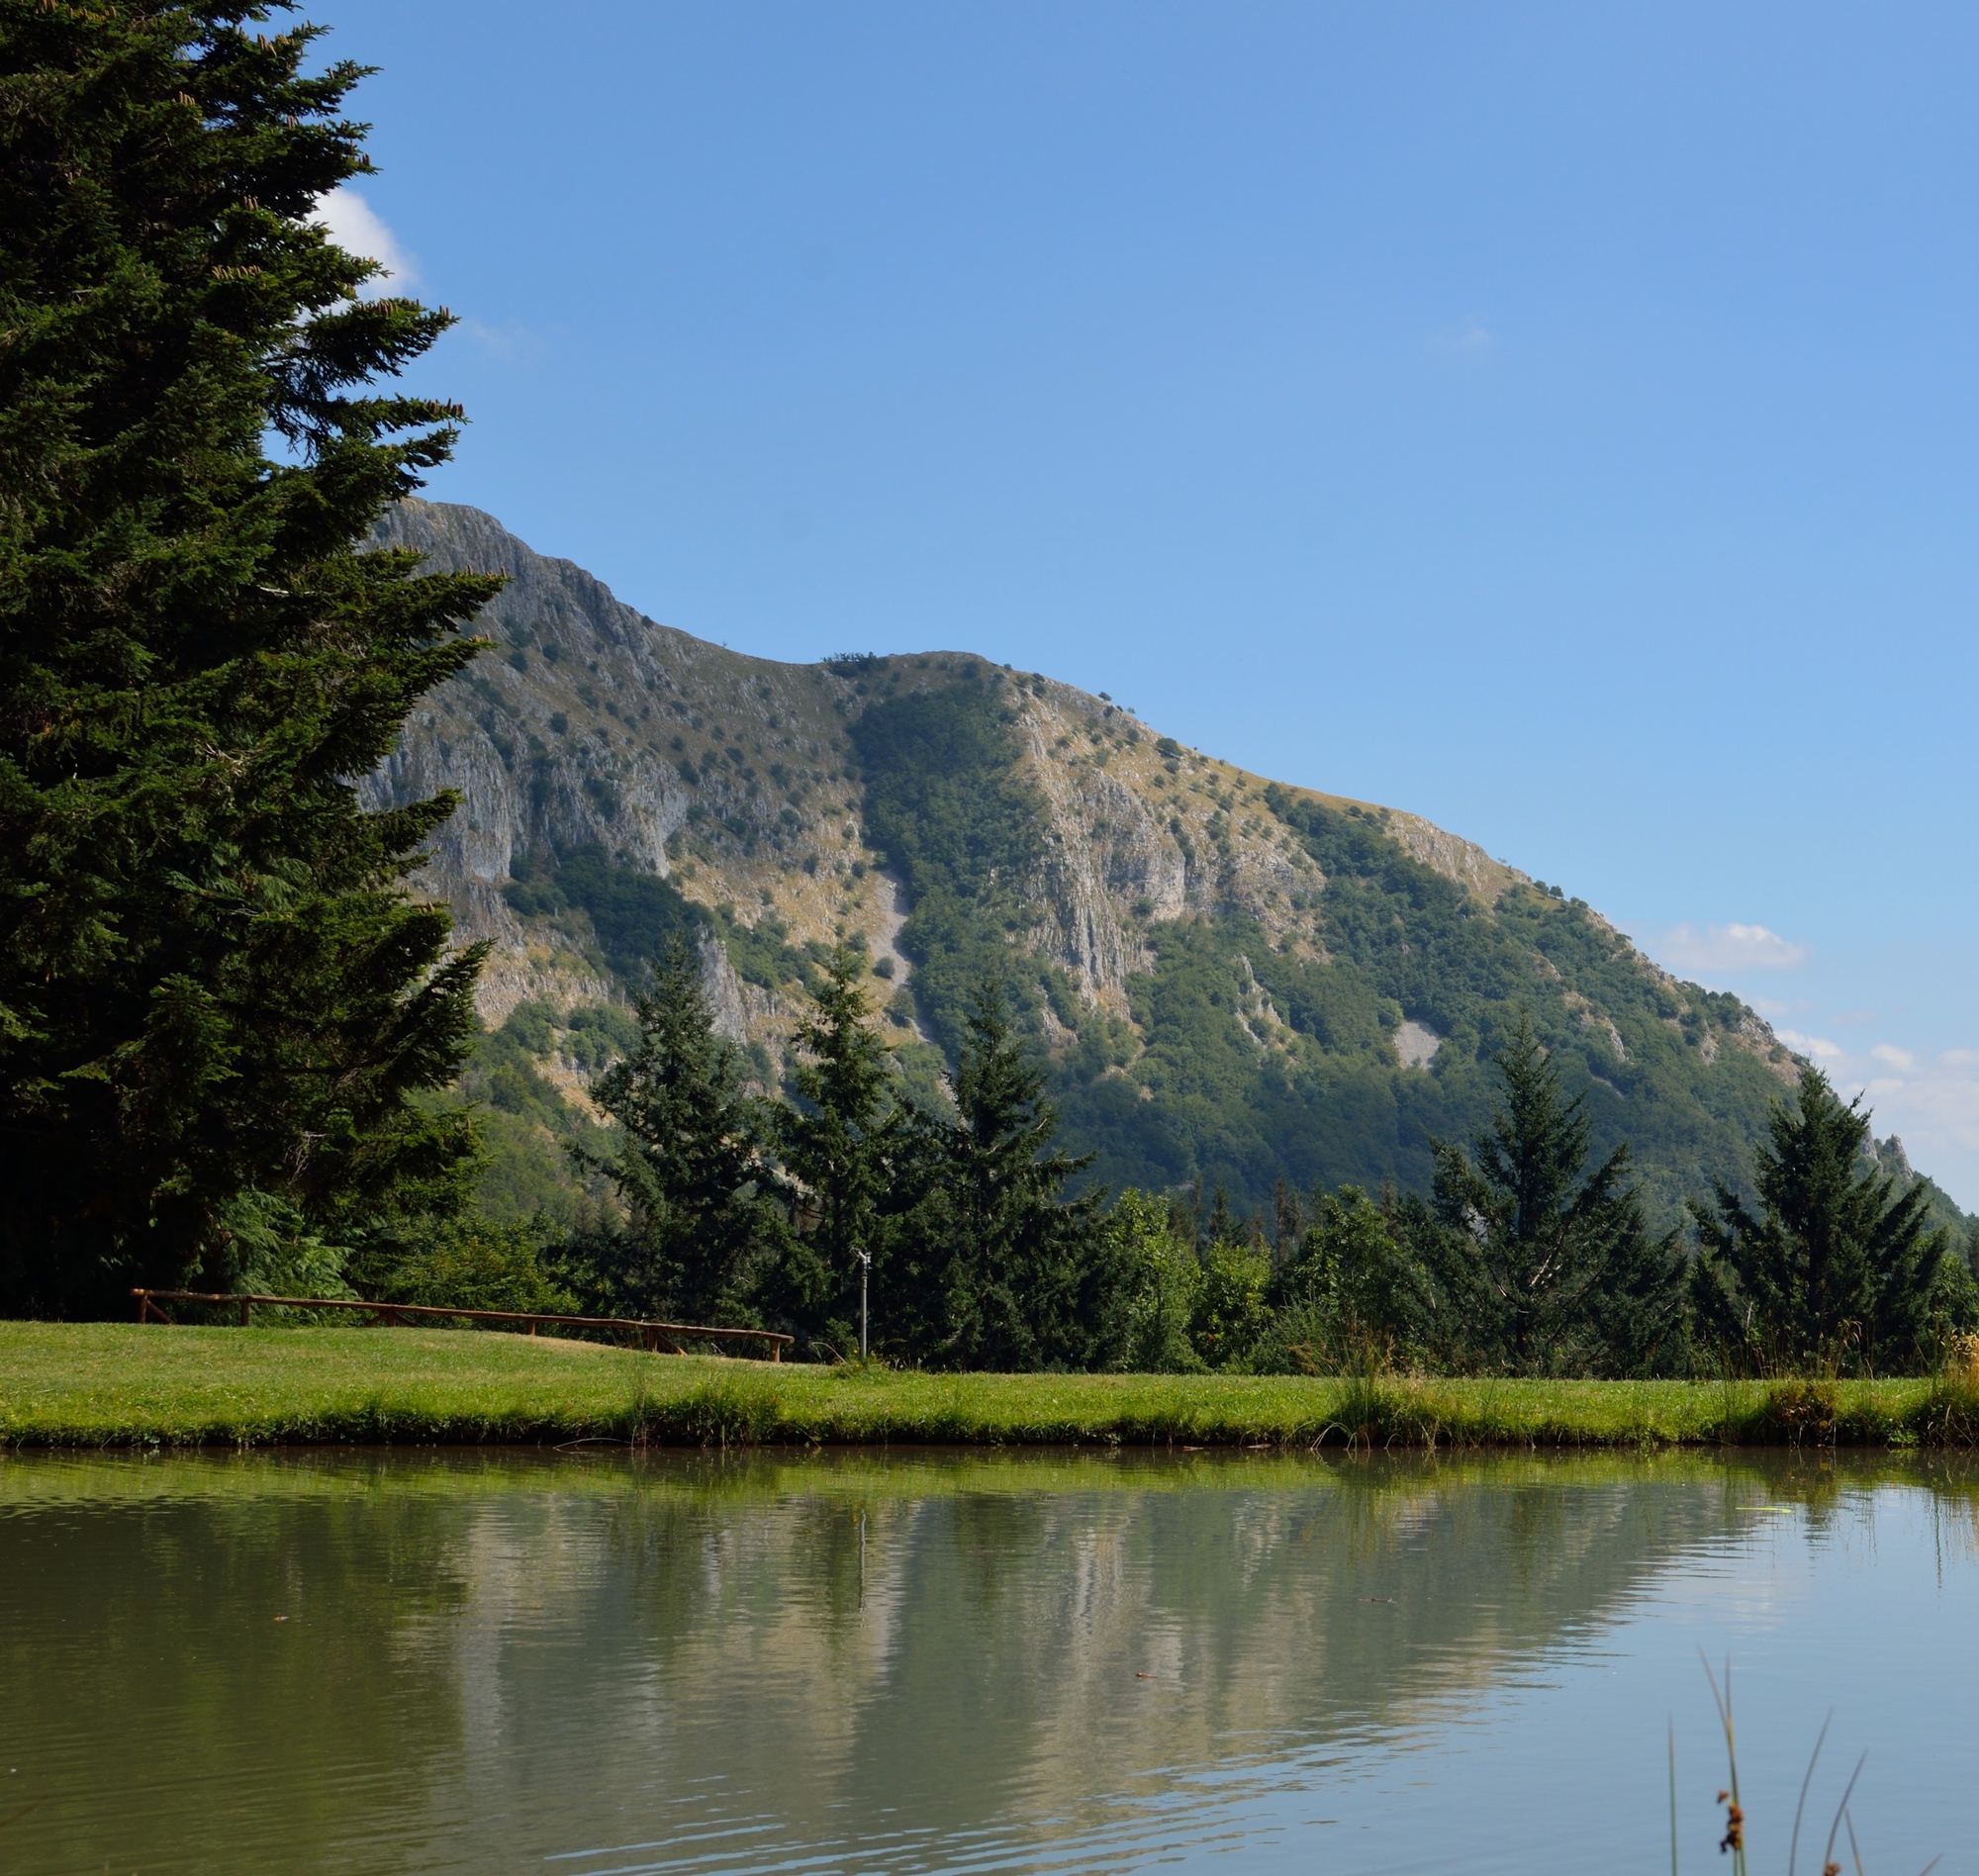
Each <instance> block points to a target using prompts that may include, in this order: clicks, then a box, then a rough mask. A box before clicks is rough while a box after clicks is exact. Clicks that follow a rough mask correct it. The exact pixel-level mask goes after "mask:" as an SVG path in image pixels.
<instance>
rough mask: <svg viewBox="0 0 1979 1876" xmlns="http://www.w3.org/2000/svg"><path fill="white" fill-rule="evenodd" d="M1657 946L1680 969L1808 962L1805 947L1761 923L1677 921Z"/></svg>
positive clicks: (1771, 967)
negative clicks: (1702, 924)
mask: <svg viewBox="0 0 1979 1876" xmlns="http://www.w3.org/2000/svg"><path fill="white" fill-rule="evenodd" d="M1657 949H1658V950H1659V951H1660V952H1661V953H1662V955H1663V956H1664V957H1665V958H1667V959H1668V960H1669V962H1670V963H1671V964H1673V965H1675V966H1676V967H1677V969H1678V970H1680V971H1753V970H1759V971H1789V970H1791V969H1792V968H1793V967H1794V966H1795V965H1797V964H1804V963H1806V962H1807V947H1806V946H1805V945H1796V944H1791V943H1789V942H1788V941H1787V940H1786V939H1784V938H1782V937H1781V936H1780V935H1779V933H1778V932H1776V931H1768V930H1767V929H1766V928H1765V926H1763V925H1736V924H1735V925H1711V926H1708V927H1707V928H1706V929H1705V930H1703V931H1699V930H1697V928H1696V927H1695V926H1692V925H1679V926H1677V928H1676V929H1675V930H1674V931H1668V932H1665V933H1664V934H1663V937H1662V942H1661V943H1660V945H1658V946H1657Z"/></svg>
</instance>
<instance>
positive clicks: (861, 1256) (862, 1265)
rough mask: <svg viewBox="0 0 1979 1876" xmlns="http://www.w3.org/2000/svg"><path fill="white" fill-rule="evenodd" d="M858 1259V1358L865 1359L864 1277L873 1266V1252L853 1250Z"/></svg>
mask: <svg viewBox="0 0 1979 1876" xmlns="http://www.w3.org/2000/svg"><path fill="white" fill-rule="evenodd" d="M852 1255H853V1256H854V1257H855V1258H857V1259H858V1260H859V1359H860V1360H862V1361H863V1360H865V1359H866V1278H867V1274H868V1272H870V1271H871V1269H872V1268H873V1254H872V1252H870V1251H855V1252H853V1254H852Z"/></svg>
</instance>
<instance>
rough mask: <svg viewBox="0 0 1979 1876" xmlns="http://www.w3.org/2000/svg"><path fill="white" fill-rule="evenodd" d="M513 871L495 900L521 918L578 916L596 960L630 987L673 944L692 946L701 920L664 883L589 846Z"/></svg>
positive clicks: (674, 888)
mask: <svg viewBox="0 0 1979 1876" xmlns="http://www.w3.org/2000/svg"><path fill="white" fill-rule="evenodd" d="M526 873H527V877H526V878H525V877H523V875H522V873H521V872H518V875H517V877H516V878H515V879H514V880H512V881H511V882H510V883H509V885H507V886H506V887H504V888H503V889H502V891H503V896H504V897H505V898H507V899H508V901H509V903H510V904H511V905H512V906H513V907H514V908H515V909H516V910H517V911H518V913H520V914H521V915H522V916H523V917H524V918H532V917H556V916H558V915H567V914H569V913H571V912H582V913H583V914H584V915H585V917H586V918H587V919H588V920H589V922H590V926H591V931H592V934H593V936H594V937H595V939H596V940H597V945H598V950H599V953H600V955H601V956H602V957H603V958H604V961H605V962H606V963H607V964H608V965H610V966H611V968H612V969H613V971H615V972H616V973H618V975H619V976H620V977H621V978H623V979H624V980H626V981H627V982H628V983H631V984H633V985H636V984H637V983H638V982H639V981H640V978H641V975H642V974H643V972H644V970H645V968H646V966H647V965H648V964H650V963H651V962H652V961H653V960H654V959H655V958H657V957H658V956H660V954H661V952H662V951H663V950H664V949H665V947H666V945H667V942H668V941H669V940H670V939H672V938H676V937H681V938H687V939H690V940H692V939H693V938H694V937H695V936H696V935H698V934H699V933H700V932H702V931H705V930H707V913H706V912H705V911H703V910H702V908H701V907H700V906H698V905H696V904H694V903H693V902H692V901H690V900H689V899H687V898H686V897H684V896H683V894H682V893H681V891H680V889H679V888H678V887H677V886H675V885H674V884H673V882H672V881H671V880H663V879H661V878H660V876H659V875H658V874H656V873H641V872H639V871H638V870H637V869H636V868H633V867H628V866H623V865H621V864H619V863H618V862H616V861H614V860H613V858H612V857H611V856H610V855H609V854H608V853H607V852H606V851H605V849H604V848H603V847H601V846H599V845H597V844H596V843H595V842H591V843H587V844H585V845H583V846H579V847H573V848H571V849H570V851H569V852H568V853H565V854H561V855H559V856H557V857H556V858H554V859H553V860H550V861H547V862H543V863H538V864H536V865H534V866H532V867H529V868H527V869H526Z"/></svg>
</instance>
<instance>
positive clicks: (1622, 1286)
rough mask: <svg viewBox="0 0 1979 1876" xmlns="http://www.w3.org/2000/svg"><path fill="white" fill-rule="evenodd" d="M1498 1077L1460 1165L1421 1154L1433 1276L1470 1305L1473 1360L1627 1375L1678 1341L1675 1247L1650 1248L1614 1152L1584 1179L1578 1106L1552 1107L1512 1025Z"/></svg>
mask: <svg viewBox="0 0 1979 1876" xmlns="http://www.w3.org/2000/svg"><path fill="white" fill-rule="evenodd" d="M1497 1068H1498V1074H1499V1078H1500V1079H1501V1080H1502V1081H1503V1083H1504V1089H1505V1101H1504V1105H1503V1106H1501V1107H1500V1108H1499V1109H1498V1111H1497V1114H1496V1115H1495V1116H1494V1118H1493V1120H1492V1123H1491V1125H1490V1127H1489V1128H1488V1129H1486V1130H1485V1132H1484V1133H1483V1134H1482V1135H1480V1136H1479V1137H1478V1139H1477V1140H1476V1141H1474V1142H1473V1143H1472V1149H1471V1154H1470V1155H1469V1156H1467V1157H1466V1155H1465V1154H1464V1153H1463V1151H1462V1150H1461V1148H1458V1147H1453V1146H1450V1145H1448V1144H1447V1143H1445V1142H1443V1141H1436V1142H1433V1143H1432V1149H1433V1152H1434V1154H1435V1164H1436V1171H1435V1186H1434V1198H1433V1203H1432V1211H1433V1214H1434V1216H1435V1219H1436V1222H1437V1225H1438V1226H1439V1227H1440V1228H1441V1229H1440V1233H1439V1237H1440V1242H1439V1243H1438V1244H1437V1245H1436V1246H1435V1252H1436V1253H1437V1254H1439V1255H1435V1256H1433V1257H1432V1259H1431V1260H1430V1261H1431V1264H1432V1266H1433V1267H1434V1266H1435V1265H1437V1264H1438V1263H1440V1264H1441V1265H1442V1266H1443V1267H1442V1268H1441V1269H1440V1270H1438V1271H1437V1274H1438V1275H1439V1276H1440V1278H1441V1280H1442V1287H1443V1289H1444V1290H1445V1292H1446V1294H1449V1295H1452V1296H1454V1297H1457V1298H1460V1299H1461V1297H1462V1296H1463V1295H1464V1294H1465V1292H1466V1291H1467V1292H1468V1294H1469V1295H1470V1296H1471V1297H1473V1298H1476V1299H1480V1300H1481V1301H1482V1303H1483V1305H1484V1306H1483V1308H1482V1309H1481V1310H1476V1311H1475V1312H1474V1315H1473V1320H1472V1322H1471V1324H1470V1325H1469V1328H1470V1340H1471V1341H1472V1343H1473V1346H1474V1347H1475V1349H1476V1351H1477V1353H1478V1354H1479V1355H1481V1356H1482V1357H1484V1358H1485V1359H1486V1360H1492V1359H1495V1360H1499V1361H1502V1362H1503V1363H1505V1364H1506V1365H1508V1366H1509V1367H1511V1368H1512V1369H1514V1370H1515V1371H1532V1370H1535V1369H1539V1370H1547V1371H1568V1372H1570V1371H1575V1370H1579V1371H1586V1370H1588V1369H1591V1368H1605V1369H1608V1370H1609V1371H1613V1370H1614V1369H1615V1368H1616V1367H1618V1366H1620V1367H1623V1368H1624V1369H1626V1370H1627V1371H1636V1369H1637V1365H1638V1364H1641V1363H1646V1362H1650V1361H1652V1360H1654V1358H1655V1355H1656V1353H1657V1351H1658V1350H1660V1349H1661V1348H1662V1347H1663V1346H1664V1345H1665V1343H1667V1342H1668V1341H1669V1340H1670V1339H1671V1338H1672V1337H1673V1336H1674V1335H1676V1334H1677V1333H1679V1331H1680V1324H1681V1318H1682V1305H1683V1270H1682V1263H1681V1259H1680V1257H1679V1254H1678V1251H1677V1246H1676V1240H1675V1236H1674V1234H1672V1235H1671V1237H1669V1238H1668V1239H1665V1240H1663V1241H1661V1242H1659V1243H1658V1242H1652V1241H1651V1240H1649V1232H1648V1227H1647V1225H1646V1224H1645V1222H1644V1218H1643V1208H1642V1202H1641V1200H1640V1198H1639V1197H1638V1195H1637V1193H1636V1190H1635V1188H1634V1186H1633V1185H1631V1184H1629V1183H1628V1182H1627V1177H1628V1169H1629V1149H1628V1145H1627V1143H1626V1142H1625V1143H1624V1144H1623V1145H1621V1146H1619V1147H1617V1148H1616V1149H1615V1151H1614V1152H1613V1153H1611V1154H1610V1155H1609V1156H1608V1157H1607V1159H1605V1160H1604V1161H1602V1162H1601V1164H1600V1165H1599V1166H1597V1167H1595V1168H1594V1170H1593V1171H1592V1172H1587V1170H1586V1168H1587V1159H1588V1136H1589V1133H1590V1132H1591V1126H1592V1123H1591V1122H1590V1121H1589V1119H1588V1115H1587V1111H1586V1097H1585V1096H1584V1095H1575V1096H1574V1097H1573V1098H1572V1099H1571V1100H1568V1099H1566V1098H1565V1096H1564V1094H1563V1092H1562V1090H1561V1088H1560V1084H1559V1070H1558V1068H1557V1067H1556V1066H1555V1063H1554V1062H1553V1061H1552V1060H1551V1059H1550V1058H1549V1057H1548V1055H1547V1053H1546V1051H1545V1050H1544V1049H1543V1048H1541V1046H1540V1043H1539V1039H1538V1038H1537V1037H1536V1036H1535V1035H1534V1033H1533V1029H1532V1025H1531V1023H1530V1022H1529V1021H1528V1020H1527V1019H1526V1018H1525V1017H1524V1016H1523V1015H1521V1017H1520V1019H1519V1024H1518V1027H1517V1029H1516V1030H1515V1031H1514V1033H1513V1036H1512V1040H1511V1043H1510V1044H1509V1046H1508V1047H1507V1048H1506V1049H1505V1050H1504V1051H1503V1053H1501V1054H1500V1055H1499V1057H1498V1061H1497Z"/></svg>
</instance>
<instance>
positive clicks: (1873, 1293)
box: [1694, 1069, 1974, 1371]
mask: <svg viewBox="0 0 1979 1876" xmlns="http://www.w3.org/2000/svg"><path fill="white" fill-rule="evenodd" d="M1768 1135H1769V1138H1768V1142H1767V1144H1766V1145H1765V1146H1764V1147H1762V1148H1760V1150H1759V1153H1758V1164H1757V1168H1756V1171H1757V1175H1758V1176H1757V1179H1756V1181H1755V1182H1756V1184H1757V1186H1758V1199H1759V1208H1758V1210H1757V1211H1754V1210H1753V1209H1752V1208H1751V1206H1749V1205H1748V1204H1747V1203H1746V1202H1745V1200H1744V1198H1743V1196H1742V1195H1741V1194H1739V1193H1737V1192H1734V1191H1732V1190H1731V1189H1730V1188H1729V1187H1727V1186H1726V1185H1724V1184H1722V1183H1721V1184H1720V1185H1719V1187H1718V1190H1717V1193H1716V1203H1715V1205H1712V1206H1710V1207H1701V1208H1699V1211H1698V1224H1699V1232H1700V1238H1701V1241H1702V1242H1701V1245H1700V1252H1701V1255H1700V1256H1699V1259H1698V1262H1697V1265H1696V1266H1695V1271H1694V1288H1695V1291H1696V1296H1697V1307H1698V1314H1699V1317H1700V1319H1701V1322H1702V1324H1703V1326H1704V1328H1705V1330H1706V1332H1707V1333H1708V1334H1710V1335H1712V1336H1713V1337H1714V1338H1715V1339H1716V1340H1718V1341H1719V1343H1720V1344H1721V1345H1722V1346H1723V1347H1724V1348H1725V1349H1726V1350H1727V1351H1728V1352H1729V1353H1732V1354H1734V1355H1736V1356H1737V1357H1738V1358H1739V1359H1741V1360H1744V1361H1747V1362H1750V1363H1752V1364H1754V1365H1756V1366H1758V1367H1761V1368H1768V1367H1771V1368H1796V1367H1803V1366H1807V1365H1811V1364H1812V1365H1825V1366H1831V1367H1846V1368H1860V1367H1864V1366H1869V1367H1876V1366H1880V1367H1882V1368H1884V1369H1885V1370H1886V1371H1889V1370H1898V1371H1901V1370H1903V1369H1905V1368H1909V1367H1914V1366H1916V1365H1917V1364H1918V1363H1919V1362H1921V1361H1922V1360H1924V1359H1925V1358H1926V1357H1927V1355H1928V1354H1929V1344H1930V1342H1931V1340H1932V1326H1933V1325H1932V1318H1933V1317H1934V1316H1938V1317H1942V1318H1943V1319H1944V1322H1945V1326H1946V1327H1953V1328H1963V1327H1965V1326H1966V1324H1967V1322H1968V1321H1969V1320H1970V1317H1971V1314H1972V1310H1973V1306H1974V1299H1973V1296H1972V1283H1971V1277H1970V1274H1969V1272H1968V1271H1967V1270H1966V1269H1965V1267H1964V1266H1963V1265H1962V1263H1961V1262H1960V1261H1959V1260H1958V1258H1957V1257H1956V1256H1955V1254H1954V1253H1953V1251H1952V1249H1951V1246H1950V1244H1949V1242H1948V1240H1947V1237H1946V1234H1945V1233H1944V1232H1943V1231H1941V1230H1938V1229H1934V1228H1933V1227H1932V1223H1931V1219H1930V1216H1929V1214H1928V1213H1927V1211H1926V1209H1925V1207H1926V1205H1927V1203H1928V1201H1929V1193H1928V1191H1927V1189H1926V1188H1925V1187H1924V1186H1923V1185H1922V1184H1919V1185H1915V1186H1913V1187H1912V1188H1911V1189H1910V1190H1909V1191H1908V1192H1904V1193H1901V1194H1900V1193H1899V1192H1898V1191H1897V1189H1896V1181H1895V1180H1894V1179H1893V1178H1891V1177H1890V1175H1889V1174H1887V1173H1885V1172H1879V1171H1878V1170H1877V1169H1876V1167H1875V1165H1874V1163H1873V1162H1871V1161H1870V1160H1869V1159H1868V1157H1867V1156H1866V1155H1865V1154H1864V1153H1863V1151H1862V1149H1863V1145H1864V1143H1865V1141H1866V1140H1867V1139H1868V1135H1869V1117H1868V1115H1866V1114H1865V1113H1863V1112H1862V1111H1861V1103H1860V1100H1859V1098H1858V1099H1857V1100H1854V1101H1848V1102H1844V1101H1843V1100H1842V1099H1841V1097H1840V1096H1839V1095H1838V1094H1837V1093H1836V1091H1835V1088H1834V1085H1833V1083H1832V1082H1830V1080H1829V1079H1828V1078H1827V1077H1826V1076H1825V1075H1823V1074H1822V1072H1821V1071H1820V1070H1819V1069H1809V1070H1807V1071H1806V1072H1805V1073H1804V1074H1803V1075H1802V1076H1801V1079H1800V1087H1799V1089H1798V1090H1797V1091H1796V1093H1795V1095H1794V1098H1793V1100H1792V1101H1791V1102H1787V1101H1778V1102H1775V1103H1774V1106H1773V1112H1772V1115H1771V1119H1770V1122H1769V1125H1768Z"/></svg>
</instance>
